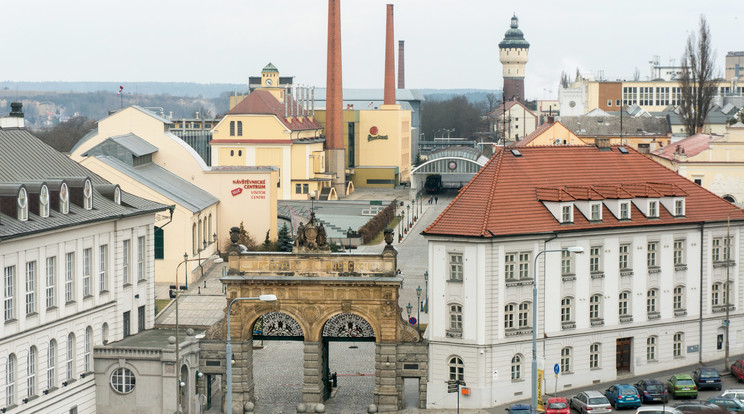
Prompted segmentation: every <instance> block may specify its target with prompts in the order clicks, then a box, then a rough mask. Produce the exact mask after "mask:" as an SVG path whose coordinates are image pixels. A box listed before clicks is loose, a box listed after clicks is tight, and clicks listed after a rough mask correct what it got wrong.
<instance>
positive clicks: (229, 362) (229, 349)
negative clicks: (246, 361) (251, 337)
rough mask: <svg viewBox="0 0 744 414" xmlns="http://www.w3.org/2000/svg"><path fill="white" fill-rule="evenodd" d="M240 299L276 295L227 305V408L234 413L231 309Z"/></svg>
mask: <svg viewBox="0 0 744 414" xmlns="http://www.w3.org/2000/svg"><path fill="white" fill-rule="evenodd" d="M239 300H260V301H261V302H274V301H276V295H261V296H258V297H254V298H235V299H233V300H231V301H230V304H229V305H227V340H226V345H225V360H226V361H227V401H226V403H227V405H226V406H225V409H226V410H227V412H228V413H232V411H233V409H232V344H231V343H230V309H232V305H233V304H234V303H235V302H237V301H239Z"/></svg>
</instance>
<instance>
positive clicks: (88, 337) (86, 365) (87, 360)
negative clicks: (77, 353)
mask: <svg viewBox="0 0 744 414" xmlns="http://www.w3.org/2000/svg"><path fill="white" fill-rule="evenodd" d="M92 342H93V328H91V327H90V326H89V327H88V328H86V329H85V348H84V353H83V372H91V371H92V370H93V364H92V362H93V361H92V358H91V356H90V350H91V347H92Z"/></svg>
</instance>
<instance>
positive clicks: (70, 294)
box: [65, 252, 75, 302]
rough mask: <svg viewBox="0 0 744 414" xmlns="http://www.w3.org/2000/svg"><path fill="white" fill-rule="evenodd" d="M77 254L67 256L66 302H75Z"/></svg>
mask: <svg viewBox="0 0 744 414" xmlns="http://www.w3.org/2000/svg"><path fill="white" fill-rule="evenodd" d="M74 278H75V253H73V252H70V253H67V254H65V302H72V301H74V300H75V279H74Z"/></svg>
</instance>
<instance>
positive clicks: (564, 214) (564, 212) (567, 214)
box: [561, 204, 573, 223]
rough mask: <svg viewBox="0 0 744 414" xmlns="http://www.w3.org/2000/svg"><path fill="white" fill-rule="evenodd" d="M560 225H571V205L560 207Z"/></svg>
mask: <svg viewBox="0 0 744 414" xmlns="http://www.w3.org/2000/svg"><path fill="white" fill-rule="evenodd" d="M561 223H573V205H572V204H567V205H563V206H561Z"/></svg>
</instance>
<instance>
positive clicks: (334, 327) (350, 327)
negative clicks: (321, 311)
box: [323, 313, 375, 338]
mask: <svg viewBox="0 0 744 414" xmlns="http://www.w3.org/2000/svg"><path fill="white" fill-rule="evenodd" d="M323 337H326V338H374V337H375V331H374V330H373V329H372V326H371V325H370V324H369V322H367V321H366V320H365V319H364V318H362V317H361V316H359V315H356V314H353V313H341V314H338V315H335V316H333V317H331V318H330V319H328V322H326V324H325V326H323Z"/></svg>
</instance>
